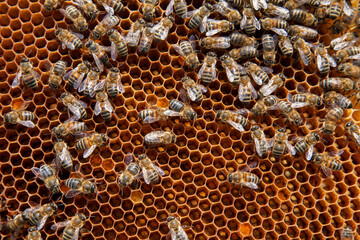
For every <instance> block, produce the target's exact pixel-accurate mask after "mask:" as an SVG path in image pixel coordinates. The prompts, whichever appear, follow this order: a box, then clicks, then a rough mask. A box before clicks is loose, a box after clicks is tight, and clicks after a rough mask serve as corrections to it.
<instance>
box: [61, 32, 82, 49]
mask: <svg viewBox="0 0 360 240" xmlns="http://www.w3.org/2000/svg"><path fill="white" fill-rule="evenodd" d="M55 34H56V37H57V38H58V39H59V41H60V42H61V47H62V48H63V49H65V48H69V49H70V50H74V49H80V48H82V46H83V45H82V42H81V40H80V39H83V38H84V36H83V35H82V34H80V33H74V32H71V31H68V30H66V29H62V28H58V29H56V32H55Z"/></svg>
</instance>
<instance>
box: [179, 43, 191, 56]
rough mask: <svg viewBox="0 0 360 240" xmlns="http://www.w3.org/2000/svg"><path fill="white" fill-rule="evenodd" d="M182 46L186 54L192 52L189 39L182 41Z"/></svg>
mask: <svg viewBox="0 0 360 240" xmlns="http://www.w3.org/2000/svg"><path fill="white" fill-rule="evenodd" d="M180 47H181V50H182V51H183V52H184V54H185V55H188V54H190V53H192V51H193V50H192V47H191V45H190V43H189V42H187V41H182V42H181V43H180Z"/></svg>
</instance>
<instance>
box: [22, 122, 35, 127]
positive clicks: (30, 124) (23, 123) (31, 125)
mask: <svg viewBox="0 0 360 240" xmlns="http://www.w3.org/2000/svg"><path fill="white" fill-rule="evenodd" d="M18 123H19V124H21V125H23V126H25V127H28V128H33V127H35V124H34V123H33V122H32V121H19V122H18Z"/></svg>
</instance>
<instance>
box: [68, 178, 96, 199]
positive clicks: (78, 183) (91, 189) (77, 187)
mask: <svg viewBox="0 0 360 240" xmlns="http://www.w3.org/2000/svg"><path fill="white" fill-rule="evenodd" d="M65 186H66V187H68V188H70V190H69V191H67V192H66V194H65V197H66V198H72V197H75V196H77V195H79V194H93V193H97V186H96V183H95V182H93V181H92V180H91V179H90V180H86V179H82V178H68V179H66V181H65Z"/></svg>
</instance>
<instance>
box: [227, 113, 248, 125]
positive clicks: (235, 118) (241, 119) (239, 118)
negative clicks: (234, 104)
mask: <svg viewBox="0 0 360 240" xmlns="http://www.w3.org/2000/svg"><path fill="white" fill-rule="evenodd" d="M231 120H232V121H233V122H236V123H240V124H241V125H243V126H244V127H245V126H246V125H247V124H248V120H247V119H246V118H245V117H243V116H241V115H240V114H233V115H232V118H231Z"/></svg>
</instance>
